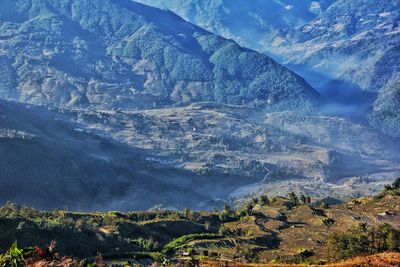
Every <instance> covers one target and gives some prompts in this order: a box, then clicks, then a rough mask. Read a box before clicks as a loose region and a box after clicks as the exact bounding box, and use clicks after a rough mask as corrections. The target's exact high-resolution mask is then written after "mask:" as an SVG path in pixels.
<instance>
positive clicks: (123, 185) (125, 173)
mask: <svg viewBox="0 0 400 267" xmlns="http://www.w3.org/2000/svg"><path fill="white" fill-rule="evenodd" d="M67 114H68V112H67V111H63V110H55V109H54V110H48V109H46V108H39V107H34V106H25V105H22V104H15V103H7V102H3V101H0V160H1V162H2V164H1V165H0V192H1V194H0V202H1V203H4V202H5V201H13V202H16V203H20V204H27V203H29V205H31V206H34V207H37V208H40V209H55V208H64V209H69V210H86V211H92V210H110V209H116V210H143V209H144V210H146V209H149V208H151V207H153V206H155V205H159V204H164V205H165V206H170V207H177V208H183V207H185V206H186V207H193V208H195V207H198V204H199V203H202V202H204V201H208V200H213V199H220V198H226V196H227V195H228V194H229V193H230V192H232V191H233V190H235V189H236V188H238V187H240V186H243V185H246V184H248V183H252V182H255V181H256V179H251V178H249V179H246V180H240V179H234V177H233V176H227V175H221V174H218V173H214V174H209V175H205V176H199V175H196V174H194V173H193V172H190V171H187V170H184V169H179V168H173V167H171V166H166V165H162V164H160V163H157V162H155V161H152V160H150V156H149V153H150V152H148V151H146V148H143V149H139V148H135V147H131V146H127V145H126V144H125V143H121V142H118V141H114V140H112V139H111V138H110V137H108V135H107V133H96V132H95V131H91V130H90V129H85V128H84V127H85V125H82V124H80V123H74V122H71V117H70V116H68V115H67ZM99 116H101V114H99ZM103 116H104V118H106V116H107V115H103ZM98 120H101V117H100V118H98ZM159 190H162V191H163V194H159V193H158V192H159ZM15 192H18V194H16V193H15ZM215 205H221V204H218V203H217V204H215ZM205 207H208V208H209V209H211V208H212V207H210V206H208V205H205Z"/></svg>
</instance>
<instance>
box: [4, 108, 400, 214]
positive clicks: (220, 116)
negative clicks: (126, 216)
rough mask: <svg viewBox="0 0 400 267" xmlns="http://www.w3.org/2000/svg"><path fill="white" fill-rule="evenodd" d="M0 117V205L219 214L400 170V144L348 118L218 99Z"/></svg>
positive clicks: (365, 190)
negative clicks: (259, 198) (242, 204)
mask: <svg viewBox="0 0 400 267" xmlns="http://www.w3.org/2000/svg"><path fill="white" fill-rule="evenodd" d="M0 114H1V117H0V125H1V126H0V134H1V135H0V159H1V160H2V162H4V164H1V166H0V177H1V179H0V185H1V191H2V192H3V193H2V194H1V197H0V201H1V202H3V203H4V202H5V201H13V202H17V203H20V204H25V203H29V204H30V205H32V206H34V207H36V208H40V209H54V208H63V207H64V208H68V209H70V210H89V211H90V210H107V209H115V210H122V211H124V210H142V209H144V210H146V209H149V208H151V207H153V206H156V205H161V206H164V207H171V208H178V209H182V208H184V207H190V208H194V209H207V210H211V209H212V208H213V207H221V206H222V204H223V202H224V201H225V200H226V199H236V198H239V199H240V198H243V197H246V196H247V195H248V194H251V193H253V192H260V191H263V192H267V193H273V194H283V193H287V192H290V191H293V190H295V191H296V192H305V193H309V194H312V196H314V197H318V198H323V197H324V196H326V195H331V196H332V197H336V198H339V199H348V198H350V197H354V196H359V195H365V194H368V195H370V194H374V193H377V192H378V191H379V190H381V188H382V186H383V183H386V182H387V179H389V178H391V177H393V176H395V175H399V174H400V169H399V167H398V166H399V164H398V163H399V161H400V159H399V155H398V153H397V151H398V149H399V148H398V144H397V143H396V142H395V140H391V139H390V138H388V137H387V136H385V135H382V134H380V133H379V132H377V131H374V130H373V129H370V128H367V127H364V126H362V125H359V124H354V123H353V122H351V121H348V120H345V119H341V118H334V117H320V116H305V115H296V114H294V113H291V112H276V113H266V112H265V111H264V110H262V109H256V108H246V107H239V106H229V105H220V104H215V103H199V104H193V105H190V106H188V107H184V108H164V109H155V110H146V111H89V110H74V111H71V110H68V109H54V108H53V109H48V108H43V107H35V106H25V105H23V104H16V103H7V102H4V101H3V102H0ZM49 122H51V123H49ZM227 129H229V131H227ZM337 188H341V190H336V189H337ZM159 190H162V192H163V193H162V194H160V193H158V192H159ZM15 191H19V192H21V194H14V193H13V192H15ZM44 196H45V197H44ZM48 199H52V201H50V202H49V201H48Z"/></svg>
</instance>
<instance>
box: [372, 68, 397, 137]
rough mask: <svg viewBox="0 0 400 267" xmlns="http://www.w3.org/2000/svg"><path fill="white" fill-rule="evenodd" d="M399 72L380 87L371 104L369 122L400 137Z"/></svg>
mask: <svg viewBox="0 0 400 267" xmlns="http://www.w3.org/2000/svg"><path fill="white" fill-rule="evenodd" d="M399 109H400V73H399V74H398V75H396V76H394V77H393V78H392V79H391V80H390V81H389V82H388V84H387V85H386V86H385V87H383V88H382V92H381V93H380V95H379V97H378V99H377V100H376V101H375V103H374V106H373V112H372V114H371V116H370V122H371V124H372V125H374V126H375V127H377V128H378V129H382V131H383V132H385V133H387V134H389V135H392V136H397V137H400V115H399V114H398V110H399Z"/></svg>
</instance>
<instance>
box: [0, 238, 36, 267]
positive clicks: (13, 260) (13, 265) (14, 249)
mask: <svg viewBox="0 0 400 267" xmlns="http://www.w3.org/2000/svg"><path fill="white" fill-rule="evenodd" d="M32 251H33V248H25V249H20V248H18V246H17V242H14V243H13V244H12V245H11V247H10V248H9V249H8V250H7V251H6V252H5V253H4V254H0V266H1V267H19V266H23V265H25V257H26V256H27V255H28V254H29V253H31V252H32Z"/></svg>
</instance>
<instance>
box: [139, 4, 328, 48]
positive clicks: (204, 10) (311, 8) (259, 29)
mask: <svg viewBox="0 0 400 267" xmlns="http://www.w3.org/2000/svg"><path fill="white" fill-rule="evenodd" d="M138 2H141V3H144V4H148V5H151V6H156V7H159V8H164V9H170V10H172V11H173V12H175V13H177V14H178V15H180V16H182V17H183V18H184V19H186V20H188V21H190V22H192V23H194V24H196V25H199V26H200V27H203V28H205V29H207V30H209V31H211V32H214V33H216V34H219V35H221V36H224V37H226V38H232V39H234V40H235V41H237V42H239V43H240V44H241V45H244V46H247V47H251V48H253V49H257V50H263V40H264V39H266V36H268V35H270V34H272V33H273V32H275V31H276V30H278V29H286V28H295V27H298V26H301V25H303V24H305V23H307V22H309V21H310V20H312V19H313V18H315V17H316V16H317V15H318V14H319V13H321V12H322V11H323V10H325V9H326V8H327V7H328V6H329V5H330V4H331V3H332V2H334V1H333V0H322V1H310V0H303V1H295V0H281V1H264V0H253V1H245V0H231V1H218V0H170V1H163V0H139V1H138Z"/></svg>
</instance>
